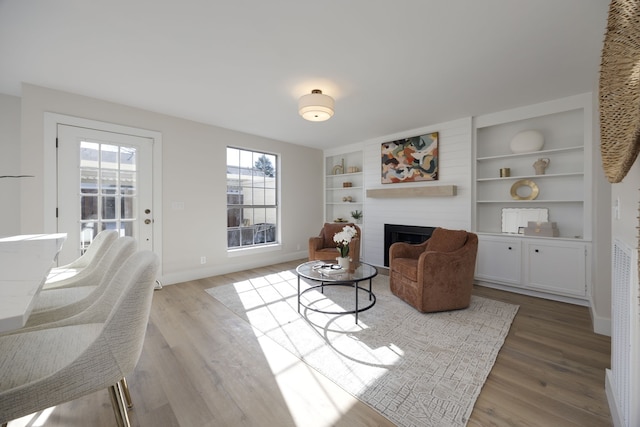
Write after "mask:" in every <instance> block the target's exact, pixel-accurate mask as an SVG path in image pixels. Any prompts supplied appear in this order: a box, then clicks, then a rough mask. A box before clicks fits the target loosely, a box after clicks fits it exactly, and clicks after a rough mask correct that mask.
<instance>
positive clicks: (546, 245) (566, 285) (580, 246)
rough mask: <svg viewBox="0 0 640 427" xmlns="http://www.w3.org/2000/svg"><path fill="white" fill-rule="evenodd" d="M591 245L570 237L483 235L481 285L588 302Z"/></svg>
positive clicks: (479, 265) (478, 267) (478, 275)
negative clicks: (588, 262) (588, 267)
mask: <svg viewBox="0 0 640 427" xmlns="http://www.w3.org/2000/svg"><path fill="white" fill-rule="evenodd" d="M589 248H590V244H589V243H586V242H579V241H571V240H566V239H551V238H549V239H545V238H540V237H500V236H493V235H484V234H480V235H478V256H477V261H476V274H475V277H476V280H477V281H478V282H479V283H480V284H483V285H489V286H492V285H498V286H497V287H499V288H501V289H512V290H515V291H525V292H524V293H531V294H533V295H538V296H545V297H549V298H552V299H561V300H565V301H570V302H578V301H577V300H585V301H586V300H587V299H588V297H589V295H590V286H589V282H590V280H589V274H588V270H587V260H588V259H589V256H590V254H589V252H590V251H589ZM526 291H530V292H526ZM555 297H566V298H569V300H567V299H562V298H555Z"/></svg>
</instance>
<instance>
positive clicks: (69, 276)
mask: <svg viewBox="0 0 640 427" xmlns="http://www.w3.org/2000/svg"><path fill="white" fill-rule="evenodd" d="M116 239H118V232H117V231H115V230H104V231H101V232H100V233H98V235H97V236H96V238H95V239H93V241H92V242H91V244H90V245H89V247H88V248H87V250H86V252H85V253H84V254H82V256H81V257H79V258H77V259H76V260H75V261H72V262H71V263H69V264H66V265H62V266H60V267H54V268H52V269H51V271H50V272H49V275H48V276H47V280H46V281H45V283H44V285H43V286H42V289H52V288H62V287H65V286H75V285H76V284H77V283H79V282H78V281H79V280H81V279H82V278H83V277H86V276H87V275H89V274H91V272H92V271H93V269H95V268H96V267H97V266H98V263H99V262H100V260H101V259H102V257H104V255H105V254H106V253H107V251H108V250H109V247H111V245H112V244H113V243H114V242H115V241H116Z"/></svg>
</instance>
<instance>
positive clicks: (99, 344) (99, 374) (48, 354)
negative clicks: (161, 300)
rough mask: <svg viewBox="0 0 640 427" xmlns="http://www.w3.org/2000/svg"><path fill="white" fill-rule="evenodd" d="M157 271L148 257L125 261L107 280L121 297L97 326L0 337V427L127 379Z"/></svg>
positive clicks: (134, 361) (137, 352)
mask: <svg viewBox="0 0 640 427" xmlns="http://www.w3.org/2000/svg"><path fill="white" fill-rule="evenodd" d="M158 266H159V261H158V257H157V256H156V255H155V254H153V253H152V252H148V251H141V252H137V253H135V254H134V255H132V256H131V257H129V258H128V259H127V260H126V262H125V263H124V264H123V265H122V267H121V268H120V269H118V271H117V272H116V274H115V275H114V276H113V279H112V280H113V281H114V283H116V284H117V286H119V287H120V288H121V289H122V292H121V293H120V295H119V296H118V297H117V298H116V300H115V304H114V305H113V306H112V308H111V310H110V311H109V314H108V316H107V318H106V320H105V321H104V322H102V323H86V324H79V325H70V326H62V327H57V328H49V329H43V330H37V331H32V332H26V333H21V334H14V335H6V336H0V354H2V355H3V357H2V358H0V423H5V422H7V421H10V420H12V419H16V418H19V417H22V416H24V415H28V414H31V413H33V412H36V411H39V410H42V409H45V408H48V407H51V406H55V405H58V404H60V403H64V402H67V401H70V400H74V399H76V398H78V397H81V396H84V395H87V394H89V393H93V392H94V391H97V390H100V389H104V388H109V389H110V390H111V389H113V388H114V386H116V385H117V384H118V383H119V382H120V381H121V380H122V378H124V377H125V376H126V375H129V374H130V373H131V372H132V371H133V369H134V368H135V366H136V364H137V362H138V358H139V357H140V353H141V351H142V346H143V343H144V336H145V331H146V326H147V322H148V319H149V312H150V310H151V301H152V296H153V290H154V284H155V280H156V274H157V272H158ZM93 310H98V307H97V306H92V307H91V308H90V309H89V311H93ZM116 414H119V416H120V417H124V418H126V417H127V416H126V411H125V412H124V414H123V413H122V411H120V412H118V411H117V410H116ZM117 416H118V415H117ZM119 421H122V420H121V419H119ZM127 423H128V420H127ZM125 424H126V423H125Z"/></svg>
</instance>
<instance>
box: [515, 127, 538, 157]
mask: <svg viewBox="0 0 640 427" xmlns="http://www.w3.org/2000/svg"><path fill="white" fill-rule="evenodd" d="M543 146H544V136H543V135H542V133H541V132H539V131H537V130H523V131H521V132H518V133H517V134H516V135H515V136H514V137H513V139H512V140H511V144H509V148H511V152H512V153H531V152H534V151H540V149H542V147H543Z"/></svg>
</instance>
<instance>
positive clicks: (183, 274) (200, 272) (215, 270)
mask: <svg viewBox="0 0 640 427" xmlns="http://www.w3.org/2000/svg"><path fill="white" fill-rule="evenodd" d="M308 256H309V254H308V252H307V251H299V252H293V253H289V254H287V255H283V256H276V257H269V258H268V259H265V258H262V259H261V258H260V257H245V259H243V261H242V263H241V264H230V263H223V264H217V265H212V266H211V267H207V268H198V269H193V270H185V271H178V272H175V273H168V274H163V275H162V277H161V278H160V279H159V280H160V282H161V283H162V285H163V286H166V285H175V284H176V283H182V282H188V281H191V280H198V279H204V278H206V277H212V276H220V275H222V274H228V273H235V272H237V271H243V270H249V269H251V268H258V267H264V266H267V265H273V264H278V263H281V262H288V261H293V260H296V259H306V258H307V257H308Z"/></svg>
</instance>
